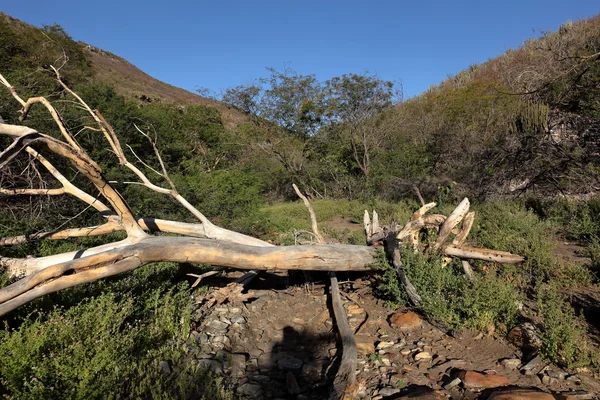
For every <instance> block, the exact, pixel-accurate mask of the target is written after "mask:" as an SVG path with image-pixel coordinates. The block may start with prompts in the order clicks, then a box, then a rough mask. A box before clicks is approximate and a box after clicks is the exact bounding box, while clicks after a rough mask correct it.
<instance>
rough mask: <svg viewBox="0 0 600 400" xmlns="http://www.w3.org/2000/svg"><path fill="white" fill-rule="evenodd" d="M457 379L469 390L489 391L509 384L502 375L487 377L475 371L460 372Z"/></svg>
mask: <svg viewBox="0 0 600 400" xmlns="http://www.w3.org/2000/svg"><path fill="white" fill-rule="evenodd" d="M457 378H460V380H461V381H462V382H463V384H464V386H465V387H466V388H469V389H489V388H495V387H499V386H506V385H508V384H510V381H509V380H508V378H507V377H505V376H502V375H487V374H481V373H479V372H475V371H460V372H459V373H458V374H457Z"/></svg>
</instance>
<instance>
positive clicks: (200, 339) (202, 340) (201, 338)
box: [196, 332, 208, 344]
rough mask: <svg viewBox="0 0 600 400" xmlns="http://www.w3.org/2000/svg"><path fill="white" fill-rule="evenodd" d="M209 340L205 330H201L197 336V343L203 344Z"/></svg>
mask: <svg viewBox="0 0 600 400" xmlns="http://www.w3.org/2000/svg"><path fill="white" fill-rule="evenodd" d="M206 342H208V335H207V334H206V333H204V332H200V333H199V334H198V336H196V343H198V344H203V343H206Z"/></svg>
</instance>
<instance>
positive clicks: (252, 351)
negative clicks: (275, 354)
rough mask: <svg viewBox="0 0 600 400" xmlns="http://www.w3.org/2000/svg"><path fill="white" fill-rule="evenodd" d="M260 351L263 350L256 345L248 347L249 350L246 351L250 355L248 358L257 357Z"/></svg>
mask: <svg viewBox="0 0 600 400" xmlns="http://www.w3.org/2000/svg"><path fill="white" fill-rule="evenodd" d="M262 353H263V351H262V350H261V349H258V348H256V347H254V348H252V349H250V351H249V352H248V354H249V355H250V358H258V357H260V356H261V355H262Z"/></svg>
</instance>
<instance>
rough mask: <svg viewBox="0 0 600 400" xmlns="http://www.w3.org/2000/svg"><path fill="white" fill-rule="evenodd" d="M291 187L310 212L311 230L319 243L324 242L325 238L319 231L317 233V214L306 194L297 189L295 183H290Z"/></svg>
mask: <svg viewBox="0 0 600 400" xmlns="http://www.w3.org/2000/svg"><path fill="white" fill-rule="evenodd" d="M292 187H293V188H294V190H295V191H296V194H297V195H298V197H300V198H301V199H302V201H303V202H304V205H305V206H306V208H307V209H308V212H309V214H310V222H311V225H312V230H313V233H314V234H315V237H316V238H317V240H318V241H319V243H325V239H323V236H321V233H319V226H318V225H317V216H316V215H315V210H313V208H312V205H311V204H310V202H309V201H308V199H307V198H306V196H305V195H303V194H302V192H301V191H300V189H298V186H296V184H295V183H293V184H292Z"/></svg>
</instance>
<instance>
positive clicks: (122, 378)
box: [0, 264, 229, 399]
mask: <svg viewBox="0 0 600 400" xmlns="http://www.w3.org/2000/svg"><path fill="white" fill-rule="evenodd" d="M178 271H179V267H178V266H177V265H175V264H156V265H149V266H146V267H144V268H142V269H140V270H137V271H134V272H133V273H131V274H128V275H126V276H124V277H120V279H115V280H110V279H108V280H104V281H101V282H98V283H94V284H89V285H85V286H82V287H78V288H73V289H70V290H66V291H63V292H62V293H60V295H59V294H56V296H48V297H52V299H51V300H55V301H56V303H57V304H62V305H63V307H59V308H55V309H52V308H50V307H46V306H45V305H46V304H45V303H44V302H41V301H38V302H35V303H34V305H33V309H35V310H37V311H36V313H35V314H30V315H28V316H27V315H23V316H22V317H21V318H18V317H17V316H12V317H13V320H12V321H11V322H5V326H4V329H3V330H0V393H3V394H4V395H5V396H6V397H7V398H28V399H29V398H31V399H36V398H37V399H80V398H86V399H100V398H102V399H104V398H112V399H118V398H127V399H138V398H163V399H181V398H183V399H185V398H194V399H195V398H202V399H217V398H219V399H220V398H229V397H228V395H227V393H225V392H224V391H223V390H222V386H221V384H220V381H219V380H215V378H213V377H212V376H211V375H210V374H209V373H207V372H206V371H204V370H200V369H198V368H196V367H195V365H194V364H193V363H192V362H190V361H188V360H189V359H190V348H188V347H187V346H186V345H185V342H184V341H185V340H186V338H187V336H188V334H189V328H190V311H191V302H190V292H189V285H188V284H187V283H185V282H182V283H177V281H176V279H175V278H176V276H177V274H178ZM69 305H70V306H69ZM29 309H31V308H29ZM44 310H48V311H44ZM20 311H21V312H23V310H20ZM162 360H166V361H168V362H169V364H170V366H171V369H172V371H173V372H172V373H171V374H170V375H168V376H164V375H163V374H162V373H161V371H160V369H159V365H158V364H159V361H162Z"/></svg>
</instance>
